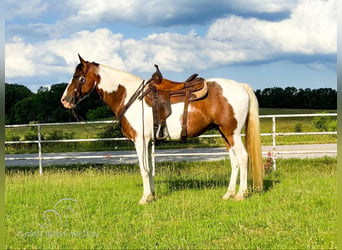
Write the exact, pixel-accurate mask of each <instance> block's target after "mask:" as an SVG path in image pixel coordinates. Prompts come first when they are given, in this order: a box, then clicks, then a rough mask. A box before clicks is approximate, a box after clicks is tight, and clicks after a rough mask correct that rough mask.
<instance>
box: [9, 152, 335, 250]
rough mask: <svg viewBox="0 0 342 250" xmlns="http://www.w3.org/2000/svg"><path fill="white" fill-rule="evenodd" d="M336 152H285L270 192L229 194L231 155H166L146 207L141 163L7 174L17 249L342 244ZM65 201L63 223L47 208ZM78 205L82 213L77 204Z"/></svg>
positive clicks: (11, 238)
mask: <svg viewBox="0 0 342 250" xmlns="http://www.w3.org/2000/svg"><path fill="white" fill-rule="evenodd" d="M336 165H337V163H336V159H335V158H321V159H316V160H308V159H306V160H299V159H290V160H281V159H279V160H278V161H277V168H278V169H277V171H276V172H271V173H268V174H267V176H266V177H265V186H266V188H265V192H263V193H255V194H252V195H250V196H249V197H248V198H247V199H246V200H245V201H243V202H237V201H234V200H229V201H223V200H221V196H222V195H223V194H224V193H225V191H226V189H227V185H228V177H229V172H230V171H229V162H228V161H226V160H222V161H217V162H195V163H186V162H181V163H161V164H158V165H157V169H156V177H155V181H156V191H157V200H156V201H155V202H153V203H151V204H149V205H145V206H140V205H138V204H137V203H138V201H139V199H140V198H141V195H142V181H141V177H140V173H139V168H138V166H136V165H125V166H108V165H107V166H91V167H90V166H82V165H78V166H74V167H73V168H69V169H65V168H50V169H49V170H46V171H45V172H44V175H43V176H39V175H38V174H37V172H35V171H32V170H28V171H26V172H25V171H16V170H8V171H7V173H6V176H7V178H6V213H7V214H6V225H7V238H6V246H7V248H8V249H18V248H21V249H24V248H26V249H27V248H29V249H42V248H44V249H65V248H68V249H80V248H82V249H88V248H90V249H94V248H96V249H109V248H120V249H122V248H129V249H136V248H139V249H141V248H143V249H180V248H181V249H219V248H228V249H242V248H252V249H258V248H259V249H328V248H336V241H337V236H336V231H337V227H336V220H337V212H336V203H337V192H336ZM63 198H72V199H75V200H77V201H78V202H77V204H75V203H68V202H66V203H64V204H62V203H61V204H60V206H61V207H59V209H60V210H59V211H61V217H62V218H63V220H64V221H66V222H67V223H68V224H67V225H65V226H62V225H61V224H60V223H59V221H58V219H57V218H56V216H52V215H50V217H49V218H50V219H51V226H50V228H48V229H44V228H41V227H40V225H39V224H44V217H43V214H44V211H46V210H48V209H52V208H53V206H54V205H55V203H56V202H58V201H59V200H61V199H63ZM69 205H70V206H71V207H72V208H73V209H74V211H75V214H74V213H72V212H70V209H69V207H68V206H69Z"/></svg>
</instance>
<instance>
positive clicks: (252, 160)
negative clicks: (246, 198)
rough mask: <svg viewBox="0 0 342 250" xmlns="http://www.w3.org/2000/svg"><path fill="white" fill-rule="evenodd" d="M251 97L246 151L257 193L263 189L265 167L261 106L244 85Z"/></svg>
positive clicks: (249, 89) (251, 91)
mask: <svg viewBox="0 0 342 250" xmlns="http://www.w3.org/2000/svg"><path fill="white" fill-rule="evenodd" d="M243 87H244V88H245V89H246V91H247V93H248V96H249V109H248V117H247V121H246V136H245V141H246V149H247V153H248V169H249V172H251V173H252V179H253V188H254V189H255V190H257V191H261V190H262V189H263V177H264V167H263V162H262V154H261V141H260V121H259V104H258V100H257V98H256V96H255V94H254V92H253V89H252V88H251V87H250V86H249V85H248V84H243Z"/></svg>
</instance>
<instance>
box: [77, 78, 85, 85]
mask: <svg viewBox="0 0 342 250" xmlns="http://www.w3.org/2000/svg"><path fill="white" fill-rule="evenodd" d="M78 81H79V82H80V84H84V83H85V77H84V76H80V78H79V79H78Z"/></svg>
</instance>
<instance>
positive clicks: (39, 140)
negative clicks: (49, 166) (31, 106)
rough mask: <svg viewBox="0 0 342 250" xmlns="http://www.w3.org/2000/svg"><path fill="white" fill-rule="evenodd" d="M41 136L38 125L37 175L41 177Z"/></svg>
mask: <svg viewBox="0 0 342 250" xmlns="http://www.w3.org/2000/svg"><path fill="white" fill-rule="evenodd" d="M41 141H42V136H41V133H40V124H39V123H38V160H39V173H40V175H43V167H42V143H41Z"/></svg>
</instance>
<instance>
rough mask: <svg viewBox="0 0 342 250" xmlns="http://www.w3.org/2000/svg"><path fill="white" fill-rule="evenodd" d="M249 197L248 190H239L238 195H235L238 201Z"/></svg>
mask: <svg viewBox="0 0 342 250" xmlns="http://www.w3.org/2000/svg"><path fill="white" fill-rule="evenodd" d="M246 197H247V192H241V193H240V192H239V193H238V194H237V195H235V200H237V201H243V200H244V199H245V198H246Z"/></svg>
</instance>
